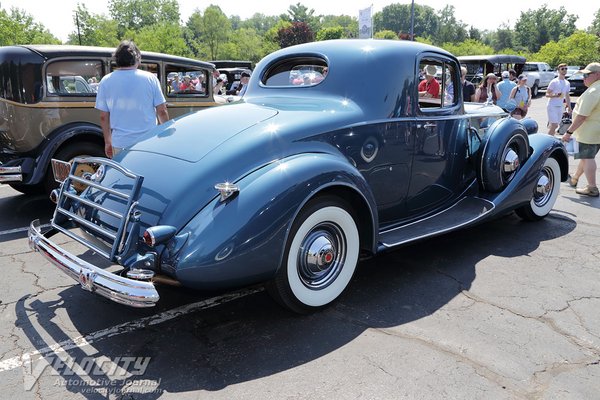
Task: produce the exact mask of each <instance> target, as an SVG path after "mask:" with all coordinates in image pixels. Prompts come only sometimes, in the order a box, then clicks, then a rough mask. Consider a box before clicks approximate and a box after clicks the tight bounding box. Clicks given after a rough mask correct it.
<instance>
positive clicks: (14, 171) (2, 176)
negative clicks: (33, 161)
mask: <svg viewBox="0 0 600 400" xmlns="http://www.w3.org/2000/svg"><path fill="white" fill-rule="evenodd" d="M22 180H23V174H22V173H21V167H20V166H19V167H3V166H2V164H0V183H3V182H21V181H22Z"/></svg>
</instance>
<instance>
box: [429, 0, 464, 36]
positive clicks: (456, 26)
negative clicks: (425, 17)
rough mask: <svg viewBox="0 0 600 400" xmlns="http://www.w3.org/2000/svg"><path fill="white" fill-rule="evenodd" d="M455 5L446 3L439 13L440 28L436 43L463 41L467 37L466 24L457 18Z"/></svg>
mask: <svg viewBox="0 0 600 400" xmlns="http://www.w3.org/2000/svg"><path fill="white" fill-rule="evenodd" d="M454 10H455V9H454V6H451V5H446V6H445V7H444V8H442V9H441V10H440V11H439V13H438V18H439V23H438V30H437V32H436V34H435V41H434V43H445V42H457V43H458V42H462V41H464V40H465V39H466V38H467V29H466V25H464V24H463V23H462V22H459V21H457V20H456V17H455V16H454Z"/></svg>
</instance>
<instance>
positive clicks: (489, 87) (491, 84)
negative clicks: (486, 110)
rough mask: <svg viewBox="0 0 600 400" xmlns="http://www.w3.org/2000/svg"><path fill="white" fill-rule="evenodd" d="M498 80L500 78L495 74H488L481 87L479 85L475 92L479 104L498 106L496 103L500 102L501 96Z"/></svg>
mask: <svg viewBox="0 0 600 400" xmlns="http://www.w3.org/2000/svg"><path fill="white" fill-rule="evenodd" d="M497 80H498V77H497V76H496V75H494V73H493V72H490V73H489V74H487V75H486V76H485V78H484V79H483V81H482V82H481V85H479V87H478V88H477V90H476V91H475V101H477V102H479V103H488V104H492V103H493V104H496V101H498V98H500V96H501V93H500V91H499V90H498V86H497V85H496V81H497Z"/></svg>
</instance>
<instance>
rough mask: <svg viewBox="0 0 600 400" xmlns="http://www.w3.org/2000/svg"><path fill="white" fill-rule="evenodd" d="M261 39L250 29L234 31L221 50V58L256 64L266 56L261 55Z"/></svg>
mask: <svg viewBox="0 0 600 400" xmlns="http://www.w3.org/2000/svg"><path fill="white" fill-rule="evenodd" d="M262 49H263V39H262V36H261V35H259V34H258V32H256V31H255V30H254V29H252V28H241V29H238V30H237V31H234V32H233V34H232V35H231V37H230V39H229V41H228V42H227V43H226V44H225V45H224V46H223V48H222V50H221V55H220V56H221V58H224V59H231V60H249V61H252V62H253V63H257V62H258V61H259V60H260V59H261V58H263V57H264V56H265V55H266V54H265V53H263V51H262Z"/></svg>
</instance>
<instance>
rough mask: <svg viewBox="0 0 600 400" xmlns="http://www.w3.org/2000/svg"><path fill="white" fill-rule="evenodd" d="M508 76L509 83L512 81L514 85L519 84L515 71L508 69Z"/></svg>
mask: <svg viewBox="0 0 600 400" xmlns="http://www.w3.org/2000/svg"><path fill="white" fill-rule="evenodd" d="M508 75H509V78H510V80H511V81H513V82H514V83H515V84H518V83H519V80H518V79H517V71H515V70H514V69H512V68H510V69H509V70H508Z"/></svg>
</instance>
